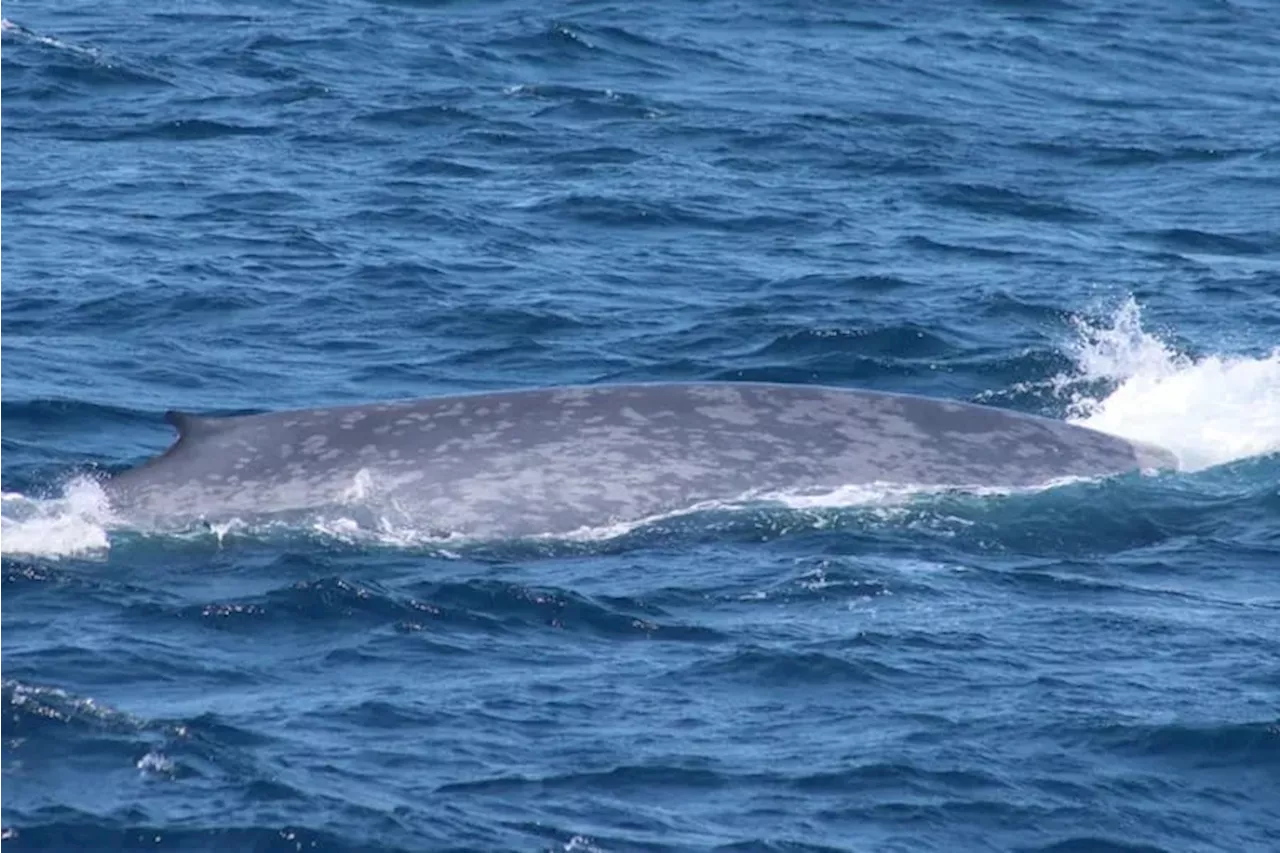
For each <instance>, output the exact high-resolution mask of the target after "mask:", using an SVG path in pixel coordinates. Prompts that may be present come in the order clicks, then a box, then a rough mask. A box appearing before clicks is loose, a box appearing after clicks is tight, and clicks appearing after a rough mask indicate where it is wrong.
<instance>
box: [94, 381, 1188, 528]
mask: <svg viewBox="0 0 1280 853" xmlns="http://www.w3.org/2000/svg"><path fill="white" fill-rule="evenodd" d="M166 417H167V419H168V421H169V422H170V423H172V424H173V425H174V426H176V427H177V430H178V439H177V441H176V442H175V443H174V444H173V445H172V446H171V447H170V448H169V449H168V450H167V451H166V452H165V453H164V454H163V455H161V456H159V457H157V458H155V459H152V460H150V461H148V462H146V463H144V464H142V465H140V466H138V467H136V468H133V469H130V470H127V471H124V472H121V473H119V474H117V475H116V476H114V477H112V478H110V479H108V480H107V481H106V482H105V484H104V488H105V490H106V492H107V494H108V497H109V499H110V502H111V504H112V507H113V509H114V511H115V512H116V513H117V515H118V516H120V517H122V518H123V519H126V520H129V521H133V522H136V523H138V524H143V525H153V526H182V525H192V524H198V523H201V522H204V523H215V522H220V521H227V520H232V519H236V518H239V519H248V518H257V517H262V516H273V515H280V514H289V513H313V512H323V511H327V510H330V509H333V508H335V507H337V508H341V507H348V506H351V505H353V504H356V505H367V506H372V507H373V508H375V509H377V510H379V511H385V512H391V513H394V514H395V516H396V517H397V518H399V519H402V520H408V521H410V522H411V523H414V524H417V525H421V526H422V527H423V528H424V529H429V530H432V531H441V532H448V533H452V534H460V535H463V536H471V537H518V536H528V535H538V534H561V533H568V532H572V531H575V530H578V529H581V528H590V527H596V526H601V525H607V524H612V523H618V522H630V521H638V520H642V519H645V518H651V517H654V516H657V515H661V514H665V513H671V512H678V511H681V510H685V509H689V508H693V507H696V506H698V505H704V504H706V503H707V502H734V501H739V500H742V499H749V498H751V497H752V496H760V495H770V494H777V493H800V494H803V493H815V492H823V491H830V490H834V489H838V488H841V487H845V486H856V485H865V484H892V485H895V486H904V487H927V488H937V487H943V488H946V487H954V488H957V489H965V488H973V487H981V488H1011V489H1016V488H1025V487H1039V486H1045V485H1050V484H1052V483H1054V482H1055V481H1059V480H1063V479H1064V478H1096V477H1105V476H1109V475H1115V474H1122V473H1125V472H1132V471H1147V470H1158V469H1169V468H1176V466H1177V463H1176V460H1175V459H1174V457H1173V456H1172V455H1170V454H1169V453H1168V452H1167V451H1164V450H1162V449H1160V448H1156V447H1150V446H1146V445H1142V444H1137V443H1134V442H1130V441H1126V440H1124V439H1121V438H1117V437H1115V436H1111V435H1107V434H1104V433H1100V432H1096V431H1093V430H1090V429H1085V428H1082V427H1078V426H1073V425H1071V424H1067V423H1063V422H1061V421H1056V420H1052V419H1048V418H1043V417H1037V416H1034V415H1027V414H1020V413H1016V412H1011V411H1006V410H1003V409H997V408H991V407H987V406H979V405H973V404H969V403H960V402H953V401H947V400H937V399H931V398H926V397H918V396H911V395H904V394H888V393H879V392H871V391H862V390H853V389H842V388H830V387H821V386H809V385H787V384H767V383H738V382H728V383H722V382H709V383H658V384H633V385H588V386H578V387H561V388H549V389H538V390H515V391H505V392H500V393H482V394H468V395H461V396H447V397H437V398H430V399H423V400H408V401H395V402H383V403H373V404H366V405H354V406H343V407H335V408H320V409H307V410H298V411H285V412H273V413H266V414H254V415H244V416H233V417H199V416H196V415H190V414H182V413H177V412H170V413H169V414H168V415H167V416H166Z"/></svg>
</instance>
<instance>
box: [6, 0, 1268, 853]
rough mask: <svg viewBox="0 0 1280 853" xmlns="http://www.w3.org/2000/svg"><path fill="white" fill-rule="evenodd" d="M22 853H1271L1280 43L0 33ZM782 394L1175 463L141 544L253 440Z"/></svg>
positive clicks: (1164, 33)
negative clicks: (1069, 438)
mask: <svg viewBox="0 0 1280 853" xmlns="http://www.w3.org/2000/svg"><path fill="white" fill-rule="evenodd" d="M5 14H6V15H7V16H8V18H7V20H6V21H5V24H4V31H3V44H2V45H0V52H2V62H3V65H2V78H3V79H2V85H3V101H2V108H3V122H2V132H3V155H4V158H3V166H4V171H3V197H2V198H3V233H2V236H3V291H2V300H3V304H2V308H3V314H2V324H3V329H2V336H0V345H2V348H3V355H2V366H3V424H2V426H3V433H2V438H3V492H4V501H3V512H2V521H3V528H2V530H0V536H2V539H3V543H2V544H3V569H4V579H3V591H2V604H3V614H2V618H3V625H2V627H3V647H2V648H3V657H2V667H3V676H2V678H3V699H2V702H3V716H2V719H0V726H2V729H3V731H2V739H3V762H2V778H0V781H2V783H3V787H2V793H3V799H2V805H3V819H2V823H3V837H4V839H5V841H4V844H5V847H6V849H13V850H173V851H189V850H199V851H215V850H217V851H222V850H253V851H298V852H299V853H302V851H370V853H372V851H427V850H433V851H434V850H515V851H533V850H555V851H605V852H607V853H614V851H637V850H644V851H685V850H691V851H711V850H715V851H734V853H737V851H744V853H745V851H756V850H766V851H769V850H771V851H818V850H824V851H825V850H841V851H859V853H862V852H863V851H979V850H981V851H1046V852H1047V851H1052V853H1086V851H1112V853H1116V851H1143V853H1150V851H1179V852H1180V853H1181V851H1259V853H1262V852H1263V851H1275V850H1278V849H1280V134H1278V132H1277V131H1278V129H1280V15H1278V14H1277V8H1276V6H1275V4H1274V3H1272V2H1269V0H1256V2H1226V0H1216V1H1215V2H1211V0H1170V2H1154V1H1152V2H1143V0H1135V2H1128V3H1101V2H1085V0H1040V2H1034V1H1033V0H1025V2H1016V0H1005V2H975V0H963V1H962V2H941V0H923V2H919V3H881V2H867V3H860V4H836V3H810V2H799V3H784V2H777V0H761V2H755V3H733V2H727V0H712V2H707V3H698V4H694V3H676V2H671V0H658V2H656V3H652V4H615V3H609V2H598V0H589V1H588V2H562V3H541V4H535V3H528V2H523V1H522V0H509V1H508V2H484V3H479V2H477V3H460V2H411V0H361V2H356V3H349V4H320V3H313V2H300V0H282V2H273V3H264V2H248V0H245V2H232V1H231V0H193V2H187V3H182V4H142V5H139V4H127V3H122V2H119V0H103V2H96V3H86V2H66V3H60V4H15V3H11V4H9V6H8V8H7V9H6V11H5ZM692 379H718V380H770V381H781V382H814V383H822V384H830V385H843V386H850V387H863V388H873V389H879V390H888V391H903V392H912V393H920V394H927V395H932V396H937V397H948V398H956V399H962V400H969V401H973V402H980V403H986V404H989V405H994V406H1001V407H1006V408H1010V409H1015V410H1018V411H1025V412H1033V413H1037V414H1042V415H1049V416H1052V417H1057V418H1064V419H1070V420H1074V421H1077V422H1080V423H1084V424H1087V425H1091V426H1094V427H1096V428H1099V429H1102V430H1105V431H1108V432H1112V433H1115V434H1119V435H1122V436H1126V437H1130V438H1136V439H1142V440H1147V441H1152V442H1155V443H1157V444H1160V445H1163V446H1165V447H1167V448H1169V449H1170V450H1171V451H1173V452H1174V453H1175V454H1176V455H1177V456H1178V458H1179V460H1180V463H1181V469H1180V470H1179V471H1177V472H1168V473H1161V474H1148V475H1136V474H1135V475H1131V476H1124V477H1116V478H1112V479H1107V480H1099V481H1093V482H1076V483H1071V484H1065V485H1061V486H1059V487H1056V488H1050V489H1045V490H1041V491H1037V492H1032V493H1017V494H1014V493H998V492H992V493H986V494H983V493H965V494H958V493H936V492H935V493H927V492H915V491H912V490H911V489H909V488H892V487H885V488H878V489H868V488H863V489H847V490H841V491H838V492H837V493H834V494H831V495H827V496H824V497H821V498H810V499H806V500H799V499H797V500H794V501H792V502H791V504H789V505H784V506H778V507H774V508H769V509H761V508H755V509H731V508H727V507H720V508H716V507H711V508H704V509H702V510H700V511H697V512H692V513H687V514H682V515H677V516H671V517H665V518H658V519H651V520H648V521H646V522H644V523H640V524H632V525H625V526H624V525H619V526H613V527H609V526H606V527H601V528H599V529H593V530H587V531H582V532H581V533H579V534H576V535H574V536H571V537H560V538H554V537H532V538H529V539H525V540H520V541H459V540H458V539H457V538H456V537H449V536H441V535H439V533H438V532H432V531H424V530H414V529H406V528H405V527H403V526H397V525H396V524H393V523H391V522H390V521H388V520H386V519H378V518H374V519H368V518H364V519H339V520H337V521H334V520H333V519H327V520H320V519H317V520H316V521H315V523H306V522H301V523H297V524H293V525H291V526H283V527H282V526H265V525H257V524H254V523H253V520H252V519H244V520H243V523H241V524H233V525H227V526H223V527H218V528H216V529H200V530H192V531H189V532H186V533H183V534H172V533H171V534H165V535H161V534H158V533H156V532H154V531H148V530H145V529H130V528H129V527H128V526H126V525H122V524H120V523H118V522H116V521H114V520H113V518H112V516H111V513H110V508H109V507H107V506H105V505H104V503H103V500H102V496H101V492H100V491H99V490H98V489H97V487H96V486H95V485H94V484H93V481H92V476H87V475H93V474H94V473H100V472H102V471H104V470H106V471H111V470H118V469H121V468H124V467H128V466H130V465H132V464H136V463H137V462H139V461H141V460H143V459H145V458H148V457H149V456H151V455H154V454H155V453H157V452H159V451H160V450H162V449H163V448H164V447H165V446H166V445H167V444H168V443H169V442H170V441H171V439H172V435H171V432H170V429H169V427H167V426H166V425H165V424H164V423H163V421H162V420H161V415H162V413H163V412H164V411H165V410H166V409H171V408H176V409H184V410H191V411H205V412H231V411H267V410H274V409H283V408H290V407H300V406H314V405H323V404H337V403H350V402H356V401H365V400H377V399H386V398H397V397H419V396H427V395H433V394H442V393H457V392H465V391H479V390H489V389H499V388H517V387H537V386H545V385H554V384H564V383H579V382H585V383H595V382H617V381H642V380H692Z"/></svg>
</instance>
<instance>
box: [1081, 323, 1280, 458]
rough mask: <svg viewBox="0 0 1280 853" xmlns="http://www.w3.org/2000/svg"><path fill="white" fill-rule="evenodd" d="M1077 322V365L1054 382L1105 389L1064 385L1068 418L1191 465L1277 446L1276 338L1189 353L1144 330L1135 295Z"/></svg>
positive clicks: (1279, 351)
mask: <svg viewBox="0 0 1280 853" xmlns="http://www.w3.org/2000/svg"><path fill="white" fill-rule="evenodd" d="M1076 325H1077V331H1078V339H1077V341H1076V342H1075V343H1074V345H1073V347H1072V349H1073V352H1072V355H1073V358H1074V360H1075V373H1074V375H1071V376H1062V377H1058V382H1057V384H1058V385H1059V386H1060V387H1061V388H1064V389H1068V388H1071V387H1073V386H1077V385H1079V384H1080V383H1081V381H1082V380H1083V381H1084V382H1092V381H1102V382H1103V384H1104V385H1106V386H1107V387H1108V388H1110V389H1111V390H1110V391H1109V393H1106V394H1104V395H1102V396H1100V397H1094V396H1091V395H1090V394H1088V393H1085V392H1070V391H1068V392H1067V393H1068V399H1069V402H1070V416H1069V418H1068V419H1069V420H1070V421H1071V422H1072V423H1076V424H1080V425H1082V426H1087V427H1091V428H1093V429H1097V430H1101V431H1103V432H1108V433H1111V434H1112V435H1118V436H1120V437H1122V438H1126V439H1130V440H1134V441H1145V442H1149V443H1151V444H1156V445H1159V446H1160V447H1164V448H1165V449H1167V450H1169V451H1170V452H1172V453H1173V454H1174V455H1176V456H1177V457H1178V462H1179V464H1180V466H1181V467H1182V468H1183V469H1184V470H1188V471H1198V470H1202V469H1204V468H1209V467H1212V466H1214V465H1221V464H1224V463H1226V462H1232V461H1235V460H1237V459H1244V458H1247V457H1251V456H1260V455H1263V454H1268V453H1275V452H1277V451H1280V347H1277V348H1276V349H1273V350H1272V351H1271V352H1270V353H1268V354H1266V355H1262V356H1257V357H1249V356H1243V355H1206V356H1202V357H1199V358H1193V357H1191V356H1188V355H1185V354H1182V353H1179V352H1177V351H1176V350H1175V349H1174V348H1173V347H1172V346H1170V345H1169V344H1167V343H1165V342H1164V341H1162V340H1160V339H1159V338H1158V337H1157V336H1156V335H1153V334H1152V333H1150V332H1148V331H1146V330H1145V329H1143V327H1142V312H1141V309H1140V308H1139V306H1138V304H1137V302H1136V301H1135V300H1133V299H1132V298H1130V299H1129V300H1127V301H1126V302H1125V303H1124V304H1123V305H1121V306H1120V308H1119V309H1118V310H1117V311H1116V312H1115V314H1114V315H1113V316H1112V317H1111V318H1110V321H1109V322H1107V323H1090V322H1087V321H1083V320H1082V321H1078V322H1077V324H1076Z"/></svg>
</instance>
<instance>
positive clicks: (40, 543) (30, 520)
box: [0, 477, 115, 558]
mask: <svg viewBox="0 0 1280 853" xmlns="http://www.w3.org/2000/svg"><path fill="white" fill-rule="evenodd" d="M113 523H115V519H114V518H113V517H112V513H111V507H110V503H109V501H108V500H107V495H106V493H105V492H104V491H103V490H102V486H100V485H99V484H98V483H97V482H96V481H95V480H93V479H91V478H89V477H76V478H75V479H72V480H70V481H69V482H68V483H67V485H66V487H65V489H64V490H63V493H62V495H61V496H60V497H57V498H48V499H41V498H32V497H28V496H26V495H23V494H20V493H17V492H5V493H4V494H3V513H2V514H0V549H2V550H3V552H4V554H6V555H13V554H25V555H31V556H42V557H54V558H57V557H93V556H101V555H103V554H105V553H106V551H107V548H108V546H109V542H108V537H107V531H108V530H109V529H110V527H111V525H112V524H113Z"/></svg>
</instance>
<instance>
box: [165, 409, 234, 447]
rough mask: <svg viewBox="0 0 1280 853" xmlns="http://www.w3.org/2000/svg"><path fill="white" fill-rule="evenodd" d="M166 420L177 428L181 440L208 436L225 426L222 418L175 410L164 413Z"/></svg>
mask: <svg viewBox="0 0 1280 853" xmlns="http://www.w3.org/2000/svg"><path fill="white" fill-rule="evenodd" d="M164 419H165V420H166V421H167V422H168V423H170V424H172V425H173V426H174V427H176V428H177V430H178V438H179V440H181V439H184V438H198V437H199V436H202V435H208V434H209V433H211V432H216V431H217V430H219V429H221V428H222V425H223V419H222V418H206V417H201V416H200V415H193V414H190V413H189V412H179V411H175V410H173V409H170V410H169V411H167V412H165V413H164Z"/></svg>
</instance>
